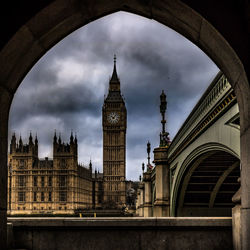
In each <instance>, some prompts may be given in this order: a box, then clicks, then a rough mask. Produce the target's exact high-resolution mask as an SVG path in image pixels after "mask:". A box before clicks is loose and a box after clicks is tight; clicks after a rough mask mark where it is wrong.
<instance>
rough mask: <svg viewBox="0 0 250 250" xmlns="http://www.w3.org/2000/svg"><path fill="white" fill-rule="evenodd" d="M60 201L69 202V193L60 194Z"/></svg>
mask: <svg viewBox="0 0 250 250" xmlns="http://www.w3.org/2000/svg"><path fill="white" fill-rule="evenodd" d="M59 201H67V192H66V191H60V192H59Z"/></svg>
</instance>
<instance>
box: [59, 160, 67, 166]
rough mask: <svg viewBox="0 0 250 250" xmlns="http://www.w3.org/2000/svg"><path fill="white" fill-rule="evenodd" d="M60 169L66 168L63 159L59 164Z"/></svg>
mask: <svg viewBox="0 0 250 250" xmlns="http://www.w3.org/2000/svg"><path fill="white" fill-rule="evenodd" d="M60 167H61V168H66V167H67V164H66V160H65V159H62V160H61V162H60Z"/></svg>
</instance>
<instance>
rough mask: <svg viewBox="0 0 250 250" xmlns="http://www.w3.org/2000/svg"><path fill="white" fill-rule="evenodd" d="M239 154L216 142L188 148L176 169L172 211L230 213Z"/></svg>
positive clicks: (208, 214)
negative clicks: (189, 149)
mask: <svg viewBox="0 0 250 250" xmlns="http://www.w3.org/2000/svg"><path fill="white" fill-rule="evenodd" d="M239 177H240V160H239V156H238V155H237V154H236V153H235V152H234V151H233V150H231V149H230V148H228V147H226V146H224V145H222V144H218V143H206V144H204V145H202V146H200V147H199V148H197V149H195V150H194V151H193V152H191V153H190V154H189V155H188V157H187V158H186V159H185V160H184V162H183V163H182V165H181V167H180V171H179V172H178V173H177V176H176V180H175V185H174V187H173V188H174V192H173V199H172V213H173V214H174V215H175V216H231V208H232V207H233V203H232V201H231V198H232V196H233V195H234V193H235V192H236V191H237V190H238V189H239V187H240V184H239V183H238V178H239Z"/></svg>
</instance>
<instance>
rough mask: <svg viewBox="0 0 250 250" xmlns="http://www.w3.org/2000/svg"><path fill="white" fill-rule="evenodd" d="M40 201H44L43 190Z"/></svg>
mask: <svg viewBox="0 0 250 250" xmlns="http://www.w3.org/2000/svg"><path fill="white" fill-rule="evenodd" d="M41 201H44V192H41Z"/></svg>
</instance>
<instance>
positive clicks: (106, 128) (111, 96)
mask: <svg viewBox="0 0 250 250" xmlns="http://www.w3.org/2000/svg"><path fill="white" fill-rule="evenodd" d="M102 127H103V185H104V202H105V203H106V204H116V206H117V207H121V206H122V204H124V203H125V201H126V190H125V175H126V128H127V110H126V106H125V102H124V99H123V97H122V95H121V90H120V80H119V78H118V76H117V72H116V57H115V56H114V69H113V74H112V77H111V79H110V82H109V92H108V95H107V97H106V98H105V100H104V104H103V108H102Z"/></svg>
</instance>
